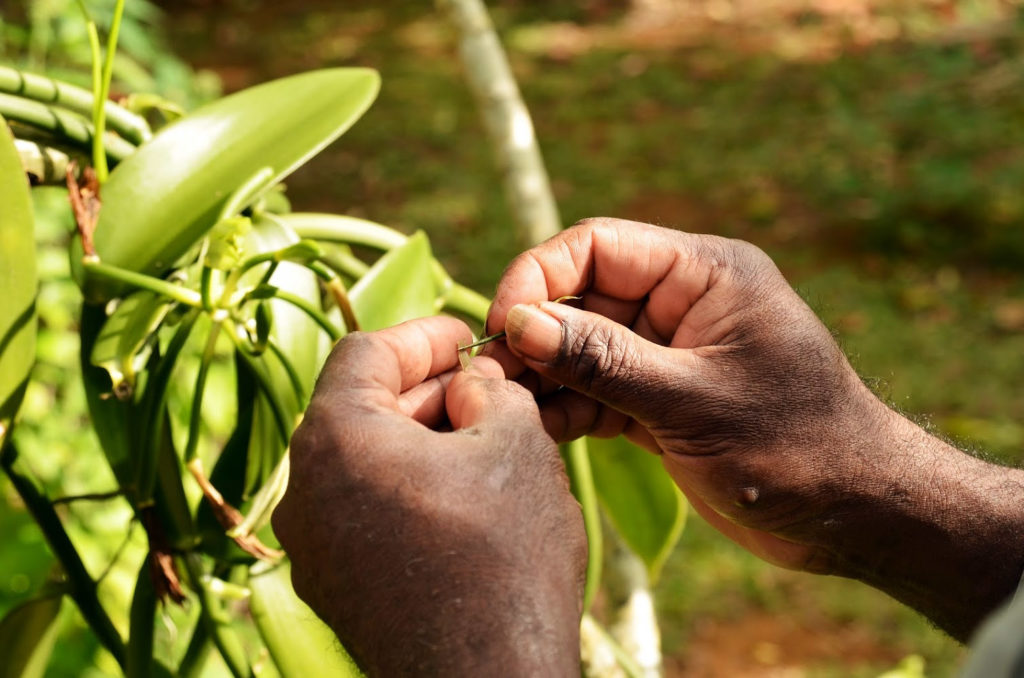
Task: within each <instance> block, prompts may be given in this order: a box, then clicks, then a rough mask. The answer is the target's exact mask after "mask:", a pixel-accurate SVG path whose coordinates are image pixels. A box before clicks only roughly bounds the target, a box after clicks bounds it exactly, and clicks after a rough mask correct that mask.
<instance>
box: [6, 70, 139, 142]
mask: <svg viewBox="0 0 1024 678" xmlns="http://www.w3.org/2000/svg"><path fill="white" fill-rule="evenodd" d="M0 92H6V93H7V94H11V95H13V96H17V97H24V98H26V99H31V100H33V101H37V102H39V103H43V104H52V105H55V106H60V107H62V108H66V109H68V110H69V111H73V112H75V113H78V114H80V115H84V116H89V117H90V118H92V115H93V113H94V112H95V106H96V97H94V96H93V94H92V92H90V91H89V90H87V89H83V88H81V87H76V86H75V85H72V84H69V83H66V82H61V81H60V80H54V79H53V78H48V77H46V76H44V75H36V74H35V73H25V72H23V71H19V70H18V69H16V68H11V67H10V66H0ZM103 107H104V109H105V110H106V117H107V126H108V127H109V128H110V130H111V131H113V132H116V133H117V134H118V135H119V136H121V137H122V138H124V139H125V140H127V141H129V142H130V143H132V144H141V143H142V142H144V141H147V140H148V139H150V138H151V137H152V136H153V132H152V130H150V128H149V123H147V122H146V119H145V118H143V117H142V116H140V115H136V114H134V113H132V112H131V111H129V110H126V109H125V108H122V107H121V106H118V105H117V104H116V103H114V102H113V101H104V102H103Z"/></svg>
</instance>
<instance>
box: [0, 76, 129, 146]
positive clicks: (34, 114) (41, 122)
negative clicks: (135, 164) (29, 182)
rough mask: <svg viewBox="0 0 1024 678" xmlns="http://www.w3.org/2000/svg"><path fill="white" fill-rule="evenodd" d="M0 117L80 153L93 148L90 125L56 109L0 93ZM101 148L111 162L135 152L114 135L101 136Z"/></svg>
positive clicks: (60, 109) (77, 117)
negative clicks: (35, 130)
mask: <svg viewBox="0 0 1024 678" xmlns="http://www.w3.org/2000/svg"><path fill="white" fill-rule="evenodd" d="M0 115H3V117H4V118H6V119H7V120H13V121H15V122H20V123H22V124H24V125H28V126H30V127H35V128H36V129H40V130H43V131H44V132H47V133H48V134H52V135H53V136H55V137H57V138H58V139H60V140H62V141H64V142H66V143H68V144H70V145H72V146H75V147H78V148H81V149H83V150H85V149H91V148H92V147H93V144H94V138H95V136H96V135H95V128H94V127H93V126H92V124H90V123H89V121H88V120H86V119H85V118H83V117H82V116H80V115H78V114H76V113H72V112H71V111H69V110H66V109H63V108H59V107H57V106H48V105H47V104H43V103H40V102H38V101H32V100H31V99H25V98H22V97H18V96H11V95H10V94H2V93H0ZM103 148H104V149H105V153H106V155H107V157H108V158H110V159H111V160H114V161H115V162H120V161H121V160H124V159H125V158H127V157H128V156H129V155H131V154H132V153H134V152H135V146H134V145H133V144H132V143H130V142H129V141H126V140H125V139H122V138H121V137H119V136H116V135H114V134H106V135H105V136H104V138H103Z"/></svg>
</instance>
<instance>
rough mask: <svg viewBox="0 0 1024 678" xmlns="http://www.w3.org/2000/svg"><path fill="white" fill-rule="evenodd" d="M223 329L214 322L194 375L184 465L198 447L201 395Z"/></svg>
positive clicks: (191, 458)
mask: <svg viewBox="0 0 1024 678" xmlns="http://www.w3.org/2000/svg"><path fill="white" fill-rule="evenodd" d="M223 327H224V321H223V320H214V321H213V325H212V326H211V327H210V334H209V335H208V336H207V337H206V347H205V348H204V349H203V356H202V358H200V362H199V372H198V373H197V374H196V386H195V389H194V390H195V393H194V394H193V396H192V408H191V411H190V412H189V417H188V442H186V443H185V455H184V460H185V463H186V464H188V462H190V461H192V460H193V459H194V458H195V456H196V450H197V449H198V447H199V426H200V424H201V423H202V420H203V394H204V393H205V392H206V381H207V377H208V376H209V374H210V365H211V364H212V363H213V355H214V353H216V350H217V339H218V338H219V337H220V331H221V329H222V328H223Z"/></svg>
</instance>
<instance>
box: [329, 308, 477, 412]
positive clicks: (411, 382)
mask: <svg viewBox="0 0 1024 678" xmlns="http://www.w3.org/2000/svg"><path fill="white" fill-rule="evenodd" d="M472 336H473V335H472V332H470V329H469V327H468V326H467V325H466V324H465V323H464V322H462V321H461V320H457V319H455V318H450V317H445V316H433V317H430V318H419V319H417V320H409V321H407V322H404V323H402V324H401V325H396V326H394V327H389V328H388V329H385V330H379V331H377V332H353V333H352V334H349V335H348V336H346V337H345V338H344V339H342V340H341V341H340V342H338V345H337V346H335V348H334V350H333V351H332V352H331V355H330V357H329V358H328V359H327V363H326V364H325V365H324V369H323V371H322V372H321V373H320V378H319V380H318V381H317V386H316V389H315V391H314V394H313V400H312V402H311V403H310V407H313V406H314V405H318V404H330V403H334V402H337V401H338V400H344V401H351V400H353V399H357V400H359V401H362V402H366V403H368V404H372V405H375V406H377V407H380V408H384V409H389V410H394V411H398V410H399V406H398V397H399V396H400V395H401V394H402V393H403V392H404V391H407V390H409V389H410V388H413V387H415V386H416V385H418V384H420V383H422V382H424V381H425V380H427V379H430V378H431V377H434V376H437V375H438V374H441V373H442V372H444V371H446V370H449V369H451V368H453V367H455V365H456V364H458V361H459V357H458V347H459V344H460V343H468V342H470V341H472Z"/></svg>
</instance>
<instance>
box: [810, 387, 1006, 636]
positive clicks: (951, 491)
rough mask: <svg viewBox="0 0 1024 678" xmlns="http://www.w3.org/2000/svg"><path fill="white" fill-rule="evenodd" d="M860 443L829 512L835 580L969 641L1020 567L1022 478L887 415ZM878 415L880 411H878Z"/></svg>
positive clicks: (828, 538)
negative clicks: (855, 583)
mask: <svg viewBox="0 0 1024 678" xmlns="http://www.w3.org/2000/svg"><path fill="white" fill-rule="evenodd" d="M876 402H877V408H882V409H883V410H884V411H880V412H879V414H878V416H877V418H875V419H874V421H876V422H877V424H876V427H875V429H874V433H873V434H872V435H869V436H865V437H864V438H862V439H861V440H860V441H854V443H853V447H854V449H852V450H851V451H850V452H851V454H852V455H853V456H852V458H854V459H857V460H858V461H859V472H858V473H855V474H852V475H851V485H850V487H848V488H846V490H845V492H844V493H841V494H842V496H843V500H842V501H840V502H839V504H838V505H837V507H836V510H835V511H833V512H832V513H833V519H832V521H831V522H832V524H831V528H832V529H829V530H828V531H827V532H826V533H825V536H826V539H825V541H826V543H825V544H824V546H825V549H826V550H827V551H828V552H830V560H831V561H832V565H833V568H834V571H835V573H836V574H840V575H843V576H847V577H851V578H855V579H859V580H861V581H864V582H865V583H868V584H870V585H872V586H874V587H876V588H879V589H881V590H883V591H885V592H887V593H889V594H890V595H892V596H893V597H895V598H897V599H899V600H901V601H902V602H904V603H906V604H908V605H910V606H911V607H914V608H915V609H917V610H919V611H920V612H922V613H924V614H925V615H926V616H928V617H929V618H930V619H931V620H932V621H934V622H935V623H936V624H937V625H939V626H940V627H942V628H943V629H944V630H946V631H947V632H948V633H950V634H951V635H953V636H954V637H956V638H958V639H960V640H965V639H966V638H967V637H969V635H970V633H971V632H972V631H973V629H974V628H975V627H976V626H977V624H978V623H979V622H980V621H981V619H983V618H984V616H985V615H987V614H988V613H989V612H991V611H992V610H994V609H995V608H996V607H997V606H998V605H999V604H1000V603H1001V602H1002V601H1003V600H1004V599H1005V598H1006V597H1007V596H1008V595H1010V594H1011V593H1012V592H1013V591H1014V590H1015V587H1016V585H1017V582H1018V581H1019V580H1020V577H1021V571H1022V568H1024V471H1021V470H1019V469H1009V468H1004V467H1000V466H996V465H993V464H989V463H986V462H984V461H982V460H980V459H977V458H975V457H972V456H971V455H968V454H966V453H964V452H962V451H961V450H958V449H956V448H955V447H953V446H951V445H949V444H947V443H945V442H944V441H942V440H940V439H938V438H936V437H934V436H932V435H930V434H929V433H927V432H926V431H924V430H923V429H922V428H921V427H920V426H917V425H916V424H914V423H913V422H911V421H909V420H908V419H906V418H904V417H902V416H901V415H899V414H897V413H896V412H893V411H892V410H889V409H888V408H886V407H885V406H884V405H883V404H882V403H880V402H878V401H876ZM877 408H876V409H877Z"/></svg>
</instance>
